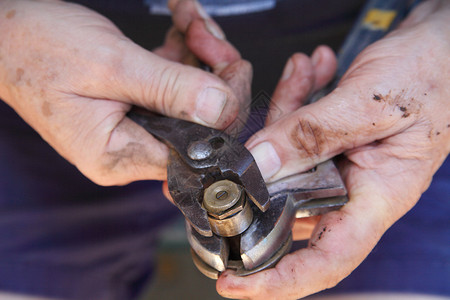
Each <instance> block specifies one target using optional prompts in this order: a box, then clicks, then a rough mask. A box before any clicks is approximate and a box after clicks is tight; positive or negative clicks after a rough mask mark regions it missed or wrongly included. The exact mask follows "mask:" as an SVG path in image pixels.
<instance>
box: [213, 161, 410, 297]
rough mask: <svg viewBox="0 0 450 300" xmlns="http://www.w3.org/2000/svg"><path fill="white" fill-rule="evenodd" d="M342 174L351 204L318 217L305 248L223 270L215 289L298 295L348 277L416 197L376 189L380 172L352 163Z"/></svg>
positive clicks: (228, 293) (243, 294) (260, 294)
mask: <svg viewBox="0 0 450 300" xmlns="http://www.w3.org/2000/svg"><path fill="white" fill-rule="evenodd" d="M392 161H394V159H392ZM392 161H390V162H389V163H392ZM346 177H347V181H349V178H350V177H351V178H353V179H352V180H353V182H347V183H348V186H349V188H350V195H349V196H350V201H349V203H348V204H347V205H346V206H344V207H343V208H342V209H341V210H340V211H336V212H331V213H328V214H326V215H324V216H322V218H321V220H320V222H319V224H318V225H317V226H316V228H315V231H314V233H313V235H312V239H311V240H310V242H309V247H308V248H305V249H301V250H299V251H297V252H294V253H292V254H289V255H287V256H285V257H284V258H283V259H282V260H281V261H280V262H279V263H278V264H277V266H276V267H275V268H274V269H268V270H265V271H263V272H260V273H257V274H255V275H250V276H247V277H237V276H234V275H232V273H227V272H225V273H224V274H223V275H222V276H221V277H220V278H219V280H218V281H217V290H218V292H219V293H220V294H221V295H222V296H224V297H229V298H238V299H242V298H245V299H298V298H301V297H305V296H308V295H311V294H313V293H316V292H318V291H321V290H324V289H327V288H331V287H333V286H335V285H336V284H337V283H338V282H339V281H341V280H342V279H344V278H345V277H346V276H348V275H349V274H350V273H351V272H352V271H353V270H354V269H355V268H356V267H357V266H358V265H359V264H360V263H361V262H362V261H363V260H364V258H365V257H366V256H367V255H368V254H369V253H370V251H371V250H372V248H373V247H374V246H375V244H376V243H377V242H378V240H379V239H380V237H381V235H382V234H383V233H384V232H385V231H386V230H387V229H388V227H389V226H390V225H392V224H393V223H394V222H395V221H396V220H397V219H398V218H399V217H400V216H401V215H403V214H404V213H405V212H406V211H407V210H408V209H409V208H410V207H411V206H412V205H413V204H414V203H415V201H412V202H413V203H412V204H411V205H408V206H405V205H404V204H402V203H404V200H405V199H392V198H391V197H390V196H392V194H390V193H386V191H383V190H382V189H380V181H378V180H381V181H382V180H383V179H382V178H381V176H378V175H377V173H376V172H367V171H366V170H364V169H362V168H359V167H357V166H356V165H352V166H351V167H350V168H349V169H348V172H347V176H346ZM387 195H389V196H387ZM400 195H401V194H400ZM415 197H418V196H415ZM413 200H417V199H413ZM395 203H399V205H398V206H397V207H396V206H395Z"/></svg>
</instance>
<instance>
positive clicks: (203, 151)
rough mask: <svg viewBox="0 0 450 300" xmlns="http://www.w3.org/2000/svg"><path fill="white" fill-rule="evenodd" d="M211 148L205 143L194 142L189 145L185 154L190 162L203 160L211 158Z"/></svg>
mask: <svg viewBox="0 0 450 300" xmlns="http://www.w3.org/2000/svg"><path fill="white" fill-rule="evenodd" d="M212 152H213V148H212V147H211V144H210V143H208V142H206V141H196V142H193V143H192V144H190V145H189V147H188V150H187V154H188V156H189V158H190V159H192V160H204V159H207V158H208V157H210V156H211V154H212Z"/></svg>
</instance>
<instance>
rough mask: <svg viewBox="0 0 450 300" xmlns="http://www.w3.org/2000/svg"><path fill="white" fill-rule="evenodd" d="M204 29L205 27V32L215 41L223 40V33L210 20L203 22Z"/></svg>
mask: <svg viewBox="0 0 450 300" xmlns="http://www.w3.org/2000/svg"><path fill="white" fill-rule="evenodd" d="M205 27H206V30H208V31H209V33H211V34H212V35H213V36H214V37H216V38H217V39H219V40H224V39H225V34H224V33H223V31H222V29H220V28H219V27H218V26H217V25H216V24H214V23H213V22H212V21H211V20H208V19H206V20H205Z"/></svg>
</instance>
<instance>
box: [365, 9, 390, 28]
mask: <svg viewBox="0 0 450 300" xmlns="http://www.w3.org/2000/svg"><path fill="white" fill-rule="evenodd" d="M396 15H397V13H396V12H395V10H382V9H376V8H374V9H371V10H369V11H368V12H367V15H366V17H365V18H364V21H363V25H364V26H367V27H369V28H370V29H372V30H388V29H389V26H390V25H391V23H392V21H393V20H394V18H395V16H396Z"/></svg>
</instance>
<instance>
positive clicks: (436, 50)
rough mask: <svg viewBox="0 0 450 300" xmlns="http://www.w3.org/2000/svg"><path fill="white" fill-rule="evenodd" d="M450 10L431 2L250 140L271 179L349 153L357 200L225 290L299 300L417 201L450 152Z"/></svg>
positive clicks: (352, 263)
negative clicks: (325, 89)
mask: <svg viewBox="0 0 450 300" xmlns="http://www.w3.org/2000/svg"><path fill="white" fill-rule="evenodd" d="M449 13H450V3H449V2H448V1H427V2H425V3H423V4H422V5H420V6H419V7H418V8H417V9H415V10H414V11H413V12H412V13H411V15H410V16H409V17H408V18H407V20H405V22H403V24H402V25H401V26H400V28H399V29H398V30H396V31H394V32H392V33H391V34H389V35H388V36H387V37H386V38H384V39H382V40H380V41H379V42H377V43H375V44H373V45H371V46H370V47H368V48H367V49H366V50H364V51H363V52H362V53H361V54H360V55H359V56H358V58H357V59H356V60H355V61H354V63H353V64H352V66H351V67H350V69H349V70H348V72H347V73H346V74H345V76H344V78H343V79H342V81H341V82H340V84H339V86H338V87H337V88H336V89H335V90H334V91H333V92H332V93H331V94H330V95H328V96H326V97H324V98H323V99H321V100H319V101H318V102H316V103H314V104H311V105H307V106H304V107H302V108H299V109H297V110H296V111H293V112H288V113H286V114H284V115H282V116H279V117H278V118H275V120H270V122H269V124H268V125H267V126H266V128H265V129H263V130H262V131H260V132H258V133H257V134H255V135H254V137H253V138H252V139H251V140H250V141H249V142H248V144H247V146H248V147H249V148H250V149H251V151H252V153H253V154H254V156H255V159H256V161H257V163H258V165H259V166H260V169H261V170H262V172H263V174H264V176H265V178H266V179H267V180H268V181H271V180H275V179H277V178H280V177H283V176H286V175H288V174H292V173H294V172H298V171H304V170H307V169H309V168H311V167H313V166H314V165H316V164H317V163H320V162H322V161H324V160H327V159H330V158H331V157H333V156H335V155H338V154H340V153H343V155H342V159H341V161H340V164H339V168H340V171H341V173H342V176H343V178H344V180H345V183H346V186H347V188H348V192H349V198H350V201H349V203H348V204H347V205H346V206H344V207H343V208H342V209H341V210H340V211H336V212H331V213H328V214H326V215H324V216H322V218H321V219H320V221H319V223H318V224H317V226H316V227H315V229H314V231H313V234H312V237H311V239H310V242H309V247H308V248H305V249H301V250H299V251H297V252H294V253H292V254H289V255H287V256H285V257H284V258H283V259H282V260H281V261H280V262H279V263H278V265H277V266H276V267H275V268H274V269H268V270H265V271H263V272H260V273H257V274H254V275H251V276H248V277H236V276H233V275H232V272H225V273H224V274H223V275H222V276H221V277H220V278H219V280H218V281H217V289H218V292H219V293H220V294H221V295H223V296H225V297H231V298H246V299H247V298H250V299H297V298H301V297H304V296H307V295H310V294H312V293H316V292H318V291H320V290H323V289H326V288H330V287H333V286H334V285H336V284H337V283H338V282H339V281H341V280H342V279H343V278H345V277H346V276H348V275H349V274H350V273H351V272H352V271H353V270H354V269H355V268H356V267H357V266H358V265H359V264H360V263H361V262H362V261H363V260H364V259H365V257H366V256H367V255H368V254H369V253H370V251H371V250H372V249H373V247H374V246H375V244H376V243H377V242H378V240H379V239H380V237H381V236H382V234H383V233H384V232H385V231H386V230H387V229H388V228H389V227H390V226H391V225H392V224H393V223H394V222H396V221H397V220H398V219H399V218H400V217H401V216H403V215H404V214H405V213H406V212H407V211H408V210H410V209H411V208H412V207H413V206H414V205H415V203H416V202H417V200H418V199H419V197H420V195H421V194H422V193H423V192H424V191H425V190H426V189H427V187H428V185H429V183H430V181H431V179H432V176H433V174H434V172H435V171H436V170H437V169H438V168H439V166H440V165H441V164H442V162H443V160H444V159H445V157H446V156H447V155H448V153H449V150H450V110H449V109H448V108H449V99H450V82H449V78H450V55H449V53H450V39H449V37H450V24H449V23H448V15H449ZM296 72H297V69H296V68H294V69H293V72H292V73H291V76H298V75H296ZM299 72H301V71H299ZM286 77H287V78H284V80H285V81H286V80H290V78H291V77H289V76H286ZM282 81H283V79H282ZM280 83H281V82H280ZM291 85H292V86H294V85H295V84H294V83H292V84H291ZM292 86H291V91H294V89H293V88H292ZM279 87H280V85H279ZM276 93H281V91H277V92H276ZM282 94H284V95H285V97H284V98H285V99H281V100H280V99H278V100H279V104H278V106H279V107H290V109H295V108H296V107H295V105H296V104H295V103H298V102H296V101H295V97H296V96H297V95H299V94H301V91H298V93H297V95H296V94H291V93H282ZM298 99H300V97H298ZM298 99H297V100H298ZM436 200H437V201H439V199H436ZM441 200H443V199H441Z"/></svg>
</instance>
